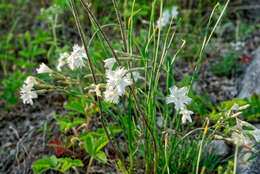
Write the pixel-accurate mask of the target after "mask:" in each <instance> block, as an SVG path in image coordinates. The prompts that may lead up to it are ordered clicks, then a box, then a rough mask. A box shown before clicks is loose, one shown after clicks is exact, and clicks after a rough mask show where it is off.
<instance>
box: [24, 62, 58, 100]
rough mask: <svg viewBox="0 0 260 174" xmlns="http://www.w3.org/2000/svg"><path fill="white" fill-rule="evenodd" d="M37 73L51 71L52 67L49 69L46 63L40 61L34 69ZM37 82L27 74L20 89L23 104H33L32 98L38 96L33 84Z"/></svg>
mask: <svg viewBox="0 0 260 174" xmlns="http://www.w3.org/2000/svg"><path fill="white" fill-rule="evenodd" d="M36 71H37V73H38V74H44V73H52V72H53V71H52V69H50V68H49V67H48V66H47V65H45V64H44V63H41V64H40V66H39V68H37V69H36ZM38 84H39V83H38V82H37V80H36V79H35V78H34V77H32V76H28V77H27V78H26V80H25V81H24V84H23V86H22V88H21V90H20V95H21V99H22V100H23V103H24V104H31V105H33V99H35V98H38V95H37V93H36V92H35V91H34V86H35V85H38Z"/></svg>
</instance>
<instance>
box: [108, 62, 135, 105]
mask: <svg viewBox="0 0 260 174" xmlns="http://www.w3.org/2000/svg"><path fill="white" fill-rule="evenodd" d="M106 78H107V84H106V91H105V101H107V102H111V103H115V104H117V103H119V97H120V96H123V95H124V94H125V92H126V90H125V88H126V87H127V86H130V85H131V84H132V81H131V79H130V76H129V75H128V73H127V70H125V69H124V68H120V67H119V68H117V69H116V70H115V71H113V70H107V71H106Z"/></svg>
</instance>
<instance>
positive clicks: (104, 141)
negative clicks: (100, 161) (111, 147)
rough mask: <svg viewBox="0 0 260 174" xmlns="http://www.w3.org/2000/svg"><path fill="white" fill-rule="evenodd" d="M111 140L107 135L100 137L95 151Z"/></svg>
mask: <svg viewBox="0 0 260 174" xmlns="http://www.w3.org/2000/svg"><path fill="white" fill-rule="evenodd" d="M108 142H109V140H108V138H107V136H104V137H101V138H99V139H98V140H97V141H96V142H95V153H98V152H99V151H100V150H101V149H102V148H103V147H104V146H105V145H107V143H108Z"/></svg>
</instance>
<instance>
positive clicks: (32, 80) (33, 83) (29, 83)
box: [24, 76, 38, 87]
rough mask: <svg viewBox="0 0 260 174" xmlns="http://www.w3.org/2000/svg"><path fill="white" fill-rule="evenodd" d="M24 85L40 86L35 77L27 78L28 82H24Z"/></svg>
mask: <svg viewBox="0 0 260 174" xmlns="http://www.w3.org/2000/svg"><path fill="white" fill-rule="evenodd" d="M24 83H25V84H26V85H29V86H32V87H33V86H34V85H37V84H38V82H37V81H36V79H35V78H34V77H33V76H28V77H27V78H26V80H25V81H24Z"/></svg>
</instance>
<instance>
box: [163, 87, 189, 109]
mask: <svg viewBox="0 0 260 174" xmlns="http://www.w3.org/2000/svg"><path fill="white" fill-rule="evenodd" d="M170 93H171V94H170V95H169V96H168V97H166V103H167V104H169V103H174V104H175V109H176V110H177V111H179V110H180V109H181V107H182V106H183V105H185V104H189V103H190V102H191V98H189V97H188V96H187V94H188V88H187V87H182V88H178V87H176V86H173V87H171V88H170Z"/></svg>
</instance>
